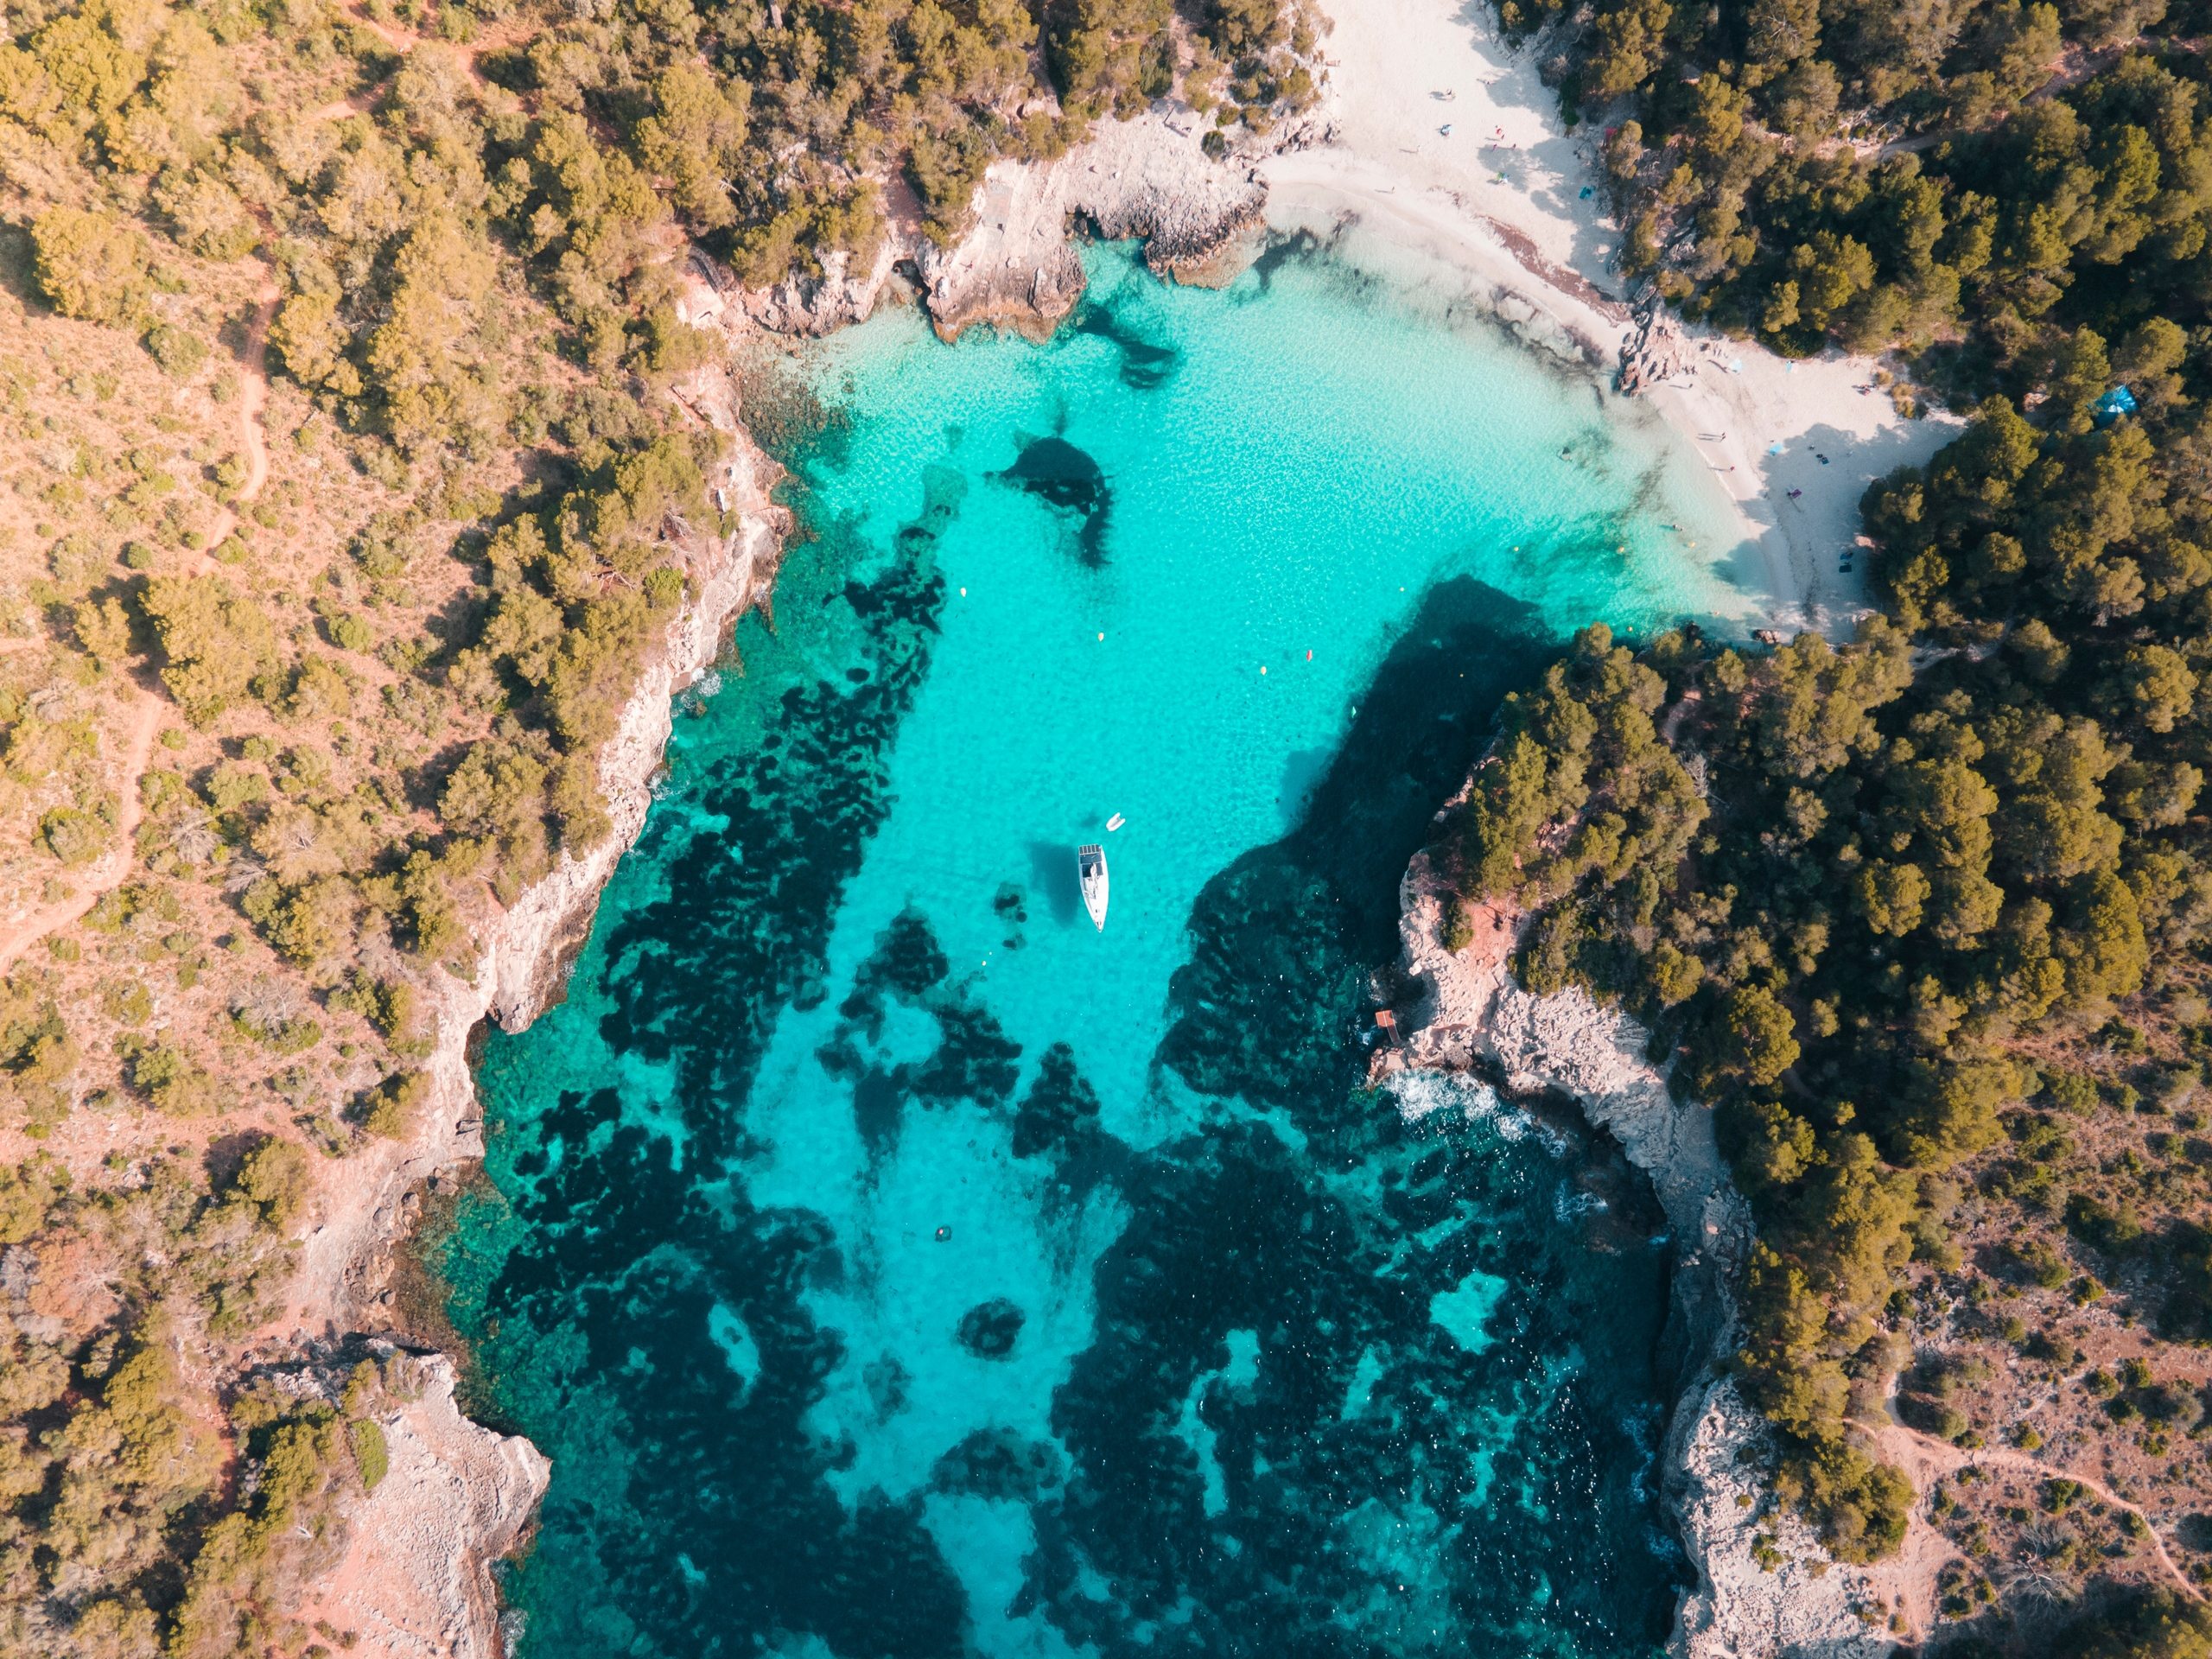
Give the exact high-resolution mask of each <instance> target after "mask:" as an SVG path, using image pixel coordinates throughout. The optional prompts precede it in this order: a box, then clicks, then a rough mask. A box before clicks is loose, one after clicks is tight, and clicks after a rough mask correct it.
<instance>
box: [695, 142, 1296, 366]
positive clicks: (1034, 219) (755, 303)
mask: <svg viewBox="0 0 2212 1659" xmlns="http://www.w3.org/2000/svg"><path fill="white" fill-rule="evenodd" d="M1202 125H1203V124H1202V123H1201V121H1200V119H1199V118H1198V116H1197V115H1195V114H1194V113H1192V112H1191V111H1188V110H1186V109H1181V108H1179V106H1173V105H1161V106H1160V107H1158V108H1155V109H1154V110H1153V111H1150V112H1148V113H1147V114H1144V115H1141V116H1139V117H1137V118H1135V120H1131V121H1109V122H1103V123H1101V124H1100V126H1099V128H1098V131H1097V136H1096V137H1093V138H1091V139H1090V141H1088V142H1087V143H1082V144H1078V145H1077V146H1076V147H1075V148H1074V149H1071V150H1069V151H1068V153H1067V154H1066V155H1065V156H1062V157H1060V159H1059V160H1058V161H1056V162H1045V163H1042V164H1031V163H1027V162H994V163H993V164H992V165H991V167H990V168H988V170H987V171H986V172H985V174H984V175H983V185H982V189H981V190H979V191H978V192H977V193H976V200H975V212H976V223H975V225H974V226H972V227H971V228H970V229H969V232H968V233H967V234H966V235H965V236H963V238H961V239H960V241H959V242H958V243H957V245H954V246H952V247H950V248H942V247H939V246H938V245H937V244H935V243H934V242H931V240H930V239H929V238H927V237H925V236H924V235H923V234H922V233H921V231H920V228H919V219H918V215H915V214H914V213H912V212H909V213H904V214H895V215H894V229H893V233H892V234H890V235H888V236H887V237H885V238H884V239H883V243H882V245H881V246H880V247H879V248H878V249H877V250H876V252H875V254H874V257H873V259H871V260H869V261H868V262H866V263H865V264H863V263H861V261H859V260H857V259H856V258H855V257H852V256H850V255H847V254H832V255H830V256H829V258H828V259H827V260H825V261H824V262H823V263H824V270H823V273H822V274H821V275H819V276H813V275H807V276H793V277H788V278H786V279H785V281H783V282H781V283H778V284H777V285H776V286H775V287H773V288H770V289H758V290H753V291H747V290H745V289H741V287H740V286H739V284H738V283H737V280H736V278H735V277H733V276H731V275H730V273H729V272H728V271H727V270H720V269H719V268H712V267H710V266H707V265H704V264H696V262H695V264H696V268H698V269H699V270H700V271H701V274H702V277H705V279H706V280H707V281H709V283H712V285H713V286H714V288H715V290H716V292H717V293H718V294H719V295H720V296H721V298H722V299H723V300H724V301H725V302H727V303H728V304H730V305H731V306H732V307H733V308H738V309H741V310H742V312H743V313H744V315H746V317H747V319H748V320H749V321H751V322H752V323H753V325H754V326H756V327H760V328H764V329H766V330H768V331H769V332H771V333H774V334H806V335H819V334H829V333H832V332H834V331H835V330H836V329H838V328H842V327H844V326H845V325H846V324H848V323H852V322H859V321H862V320H863V319H865V318H866V317H867V316H868V315H869V313H871V312H872V311H874V309H875V308H876V306H877V305H878V304H879V303H880V302H881V301H882V300H883V298H884V296H886V294H887V292H888V291H890V290H892V289H893V287H894V285H896V284H899V283H905V284H906V287H907V289H909V290H910V291H912V292H916V293H918V296H919V297H920V299H921V301H922V303H923V304H924V305H925V306H926V307H927V308H928V311H929V315H930V320H931V323H932V324H933V325H934V326H935V327H936V329H937V332H938V334H939V335H940V336H942V337H943V338H944V339H946V340H956V339H957V338H958V337H959V336H960V334H962V332H963V330H965V329H968V328H970V327H974V326H975V325H976V324H977V323H985V322H990V323H999V324H1002V325H1004V326H1006V327H1012V328H1016V329H1019V330H1020V332H1022V333H1024V334H1029V335H1031V336H1032V337H1033V338H1037V339H1042V338H1044V337H1046V336H1047V335H1049V334H1051V333H1052V329H1053V327H1055V326H1056V325H1057V324H1058V322H1059V321H1060V320H1061V319H1062V318H1063V317H1065V316H1066V315H1067V314H1068V313H1069V312H1070V311H1071V310H1073V309H1074V308H1075V305H1076V302H1077V301H1078V300H1079V299H1081V298H1082V297H1083V289H1084V275H1083V259H1082V256H1081V255H1080V254H1079V253H1078V252H1077V250H1076V248H1075V247H1074V246H1073V245H1071V242H1070V241H1069V233H1070V232H1071V231H1073V230H1075V229H1077V228H1078V227H1081V228H1087V229H1089V230H1090V231H1091V232H1094V233H1095V234H1096V235H1099V236H1103V237H1105V238H1109V239H1115V240H1118V239H1120V238H1126V237H1139V238H1143V240H1144V243H1145V263H1146V264H1147V265H1149V266H1150V267H1151V268H1152V270H1153V271H1154V273H1155V274H1157V275H1159V276H1160V277H1166V278H1167V279H1169V280H1171V281H1174V282H1182V283H1198V284H1201V285H1204V286H1209V287H1212V286H1219V285H1221V284H1223V283H1227V282H1228V281H1230V279H1231V278H1233V277H1235V276H1236V273H1237V272H1238V271H1240V270H1243V267H1244V265H1245V264H1246V263H1247V262H1248V259H1249V252H1248V250H1249V249H1251V248H1254V247H1255V246H1256V233H1257V232H1259V230H1260V228H1261V223H1262V213H1263V212H1264V210H1265V208H1266V207H1267V200H1268V188H1267V185H1266V183H1265V182H1264V181H1262V179H1261V178H1260V177H1259V176H1258V173H1257V168H1258V164H1259V163H1260V162H1262V161H1263V160H1265V159H1266V158H1267V157H1268V156H1273V155H1277V154H1280V153H1281V152H1282V151H1283V150H1286V149H1304V148H1307V147H1310V146H1312V145H1315V144H1320V143H1327V142H1328V141H1329V138H1330V137H1331V136H1332V134H1331V130H1330V129H1329V127H1328V126H1327V124H1325V122H1324V121H1322V120H1320V119H1319V118H1306V119H1303V120H1299V121H1293V122H1287V123H1285V124H1283V125H1281V126H1280V127H1277V128H1276V129H1275V130H1274V131H1273V132H1271V133H1270V134H1269V135H1268V137H1266V138H1264V139H1248V140H1247V141H1246V142H1245V143H1244V144H1243V146H1242V147H1241V148H1239V149H1236V151H1233V152H1232V153H1230V155H1228V156H1224V158H1223V159H1221V160H1219V161H1216V160H1214V159H1213V158H1211V157H1210V156H1207V155H1206V154H1205V151H1204V150H1203V149H1200V148H1199V139H1200V136H1201V132H1202Z"/></svg>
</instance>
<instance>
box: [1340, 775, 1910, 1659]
mask: <svg viewBox="0 0 2212 1659" xmlns="http://www.w3.org/2000/svg"><path fill="white" fill-rule="evenodd" d="M1440 816H1441V815H1440ZM1449 892H1450V886H1449V883H1448V881H1447V880H1446V879H1445V877H1444V876H1443V875H1442V874H1441V873H1440V872H1439V871H1438V870H1437V868H1435V866H1434V864H1433V861H1431V859H1430V856H1429V855H1428V854H1427V853H1426V852H1424V853H1421V854H1417V855H1415V856H1414V860H1413V862H1412V864H1411V865H1410V866H1409V867H1408V869H1407V872H1406V876H1405V879H1404V881H1403V882H1402V885H1401V887H1400V889H1399V897H1400V911H1401V916H1400V922H1399V938H1400V941H1401V944H1402V954H1401V956H1400V958H1399V960H1398V963H1396V964H1395V969H1394V970H1393V972H1392V973H1391V974H1390V975H1389V976H1388V980H1387V988H1388V990H1389V993H1390V995H1389V1001H1390V1003H1391V1005H1392V1014H1393V1018H1394V1019H1395V1021H1396V1025H1395V1040H1393V1041H1392V1042H1390V1043H1389V1044H1388V1045H1387V1046H1383V1047H1381V1048H1379V1049H1378V1050H1377V1051H1376V1053H1375V1055H1374V1058H1373V1061H1372V1063H1371V1069H1370V1082H1372V1083H1376V1084H1385V1083H1387V1082H1388V1081H1389V1079H1390V1078H1391V1077H1394V1076H1400V1075H1403V1074H1407V1073H1413V1072H1421V1071H1437V1072H1447V1073H1448V1072H1467V1071H1473V1072H1480V1073H1484V1074H1486V1075H1488V1076H1491V1077H1496V1078H1497V1079H1498V1080H1500V1081H1501V1082H1502V1083H1503V1085H1504V1086H1505V1088H1506V1089H1507V1090H1510V1092H1512V1093H1514V1094H1517V1095H1524V1096H1527V1095H1537V1094H1543V1093H1547V1092H1551V1091H1556V1092H1559V1093H1564V1094H1566V1095H1568V1096H1572V1097H1573V1099H1574V1100H1575V1102H1576V1103H1578V1104H1579V1105H1580V1109H1581V1110H1582V1113H1583V1115H1584V1116H1585V1117H1586V1118H1587V1119H1588V1121H1589V1122H1591V1123H1592V1125H1594V1126H1596V1127H1599V1128H1603V1129H1605V1130H1607V1131H1608V1132H1610V1133H1611V1135H1613V1136H1614V1138H1615V1139H1616V1140H1618V1141H1619V1142H1620V1144H1621V1147H1622V1149H1623V1150H1624V1152H1625V1153H1626V1154H1627V1155H1628V1158H1629V1160H1630V1162H1631V1163H1634V1164H1635V1165H1637V1166H1638V1167H1639V1168H1641V1169H1643V1171H1644V1173H1646V1174H1647V1175H1648V1176H1649V1178H1650V1179H1651V1184H1652V1187H1653V1190H1654V1191H1655V1192H1656V1195H1657V1197H1658V1198H1659V1202H1660V1204H1661V1205H1662V1208H1663V1209H1664V1210H1665V1211H1666V1214H1667V1219H1668V1223H1669V1229H1670V1231H1671V1233H1672V1236H1673V1242H1674V1244H1675V1250H1676V1255H1675V1274H1674V1281H1673V1285H1672V1290H1671V1298H1670V1302H1671V1305H1670V1306H1669V1317H1668V1321H1667V1328H1666V1334H1665V1336H1664V1337H1663V1338H1662V1345H1663V1349H1664V1352H1663V1353H1662V1364H1663V1367H1664V1369H1665V1370H1667V1371H1668V1372H1670V1373H1671V1375H1672V1376H1673V1377H1674V1379H1675V1382H1674V1384H1673V1389H1674V1394H1675V1398H1674V1400H1673V1402H1672V1403H1671V1406H1670V1408H1669V1413H1668V1421H1667V1428H1666V1433H1665V1437H1664V1440H1663V1441H1662V1447H1661V1452H1660V1469H1661V1479H1662V1485H1661V1501H1662V1505H1663V1507H1664V1509H1665V1510H1666V1513H1667V1516H1668V1518H1669V1521H1670V1522H1671V1523H1672V1525H1673V1527H1674V1529H1675V1534H1676V1535H1677V1537H1678V1538H1679V1540H1680V1541H1681V1545H1682V1548H1683V1549H1684V1551H1685V1553H1686V1554H1687V1555H1688V1559H1689V1562H1690V1566H1691V1567H1692V1568H1693V1570H1694V1572H1695V1573H1696V1575H1697V1583H1696V1585H1695V1586H1694V1588H1691V1589H1689V1590H1688V1591H1686V1592H1684V1594H1683V1596H1682V1598H1681V1603H1680V1605H1678V1607H1677V1608H1676V1611H1675V1630H1674V1633H1673V1637H1672V1639H1671V1640H1670V1642H1669V1646H1668V1652H1669V1655H1670V1656H1672V1659H1735V1656H1750V1655H1765V1654H1775V1653H1791V1654H1818V1655H1821V1656H1823V1659H1882V1656H1885V1655H1887V1654H1888V1653H1889V1652H1890V1651H1891V1647H1892V1645H1893V1643H1892V1638H1891V1637H1890V1636H1889V1635H1888V1633H1887V1632H1886V1630H1885V1629H1884V1628H1883V1626H1882V1625H1881V1624H1878V1623H1869V1622H1867V1621H1866V1620H1865V1619H1862V1618H1860V1616H1859V1611H1858V1609H1859V1608H1860V1607H1862V1606H1869V1605H1872V1604H1873V1603H1874V1602H1875V1601H1876V1600H1878V1599H1881V1598H1882V1597H1883V1596H1885V1594H1887V1593H1889V1591H1890V1587H1891V1586H1889V1585H1888V1583H1887V1578H1888V1575H1887V1574H1885V1573H1884V1572H1883V1571H1882V1570H1881V1569H1879V1568H1876V1569H1872V1570H1867V1569H1860V1568H1852V1567H1836V1566H1834V1565H1832V1564H1831V1563H1830V1562H1829V1561H1828V1559H1827V1554H1826V1552H1825V1551H1824V1550H1823V1549H1821V1547H1820V1544H1819V1541H1818V1540H1817V1539H1816V1538H1815V1535H1813V1533H1812V1532H1811V1530H1810V1529H1808V1528H1807V1527H1806V1526H1805V1525H1804V1523H1803V1522H1801V1521H1799V1520H1797V1519H1796V1516H1793V1515H1791V1514H1789V1512H1787V1511H1786V1510H1780V1509H1778V1508H1777V1506H1776V1504H1775V1503H1774V1500H1773V1499H1772V1497H1770V1495H1769V1494H1768V1493H1767V1492H1766V1491H1765V1490H1764V1486H1765V1482H1764V1470H1765V1469H1766V1468H1767V1467H1768V1466H1770V1464H1771V1459H1770V1457H1767V1456H1765V1455H1763V1452H1764V1449H1765V1445H1764V1443H1765V1441H1766V1440H1767V1434H1768V1431H1767V1428H1766V1424H1765V1422H1764V1419H1762V1418H1761V1417H1760V1416H1759V1414H1758V1413H1757V1412H1756V1411H1754V1410H1753V1409H1752V1408H1751V1407H1750V1406H1749V1405H1748V1404H1747V1403H1746V1402H1745V1400H1744V1399H1743V1397H1742V1395H1740V1394H1739V1393H1738V1391H1737V1389H1736V1386H1735V1383H1733V1382H1732V1380H1730V1378H1729V1377H1728V1376H1726V1374H1725V1372H1724V1371H1723V1370H1721V1368H1720V1365H1719V1362H1722V1361H1725V1360H1726V1357H1727V1356H1728V1354H1729V1352H1730V1351H1731V1350H1732V1348H1733V1346H1734V1342H1735V1338H1736V1335H1737V1332H1738V1319H1737V1301H1736V1296H1737V1287H1738V1285H1739V1284H1740V1283H1741V1281H1742V1278H1743V1274H1744V1270H1745V1267H1746V1265H1747V1264H1748V1262H1749V1259H1750V1253H1751V1244H1752V1238H1753V1230H1752V1220H1751V1210H1750V1207H1749V1206H1748V1205H1746V1204H1745V1202H1744V1200H1743V1198H1742V1197H1741V1196H1740V1195H1738V1192H1736V1190H1735V1187H1734V1185H1732V1183H1731V1181H1730V1179H1729V1177H1728V1169H1727V1166H1726V1163H1725V1162H1724V1161H1723V1160H1722V1159H1721V1156H1720V1151H1719V1147H1718V1145H1717V1144H1716V1143H1715V1141H1714V1139H1713V1113H1712V1111H1711V1110H1710V1109H1708V1108H1707V1107H1705V1106H1703V1105H1700V1104H1699V1103H1696V1102H1694V1101H1690V1102H1678V1101H1676V1100H1675V1098H1674V1096H1672V1094H1671V1093H1670V1091H1669V1088H1668V1085H1667V1079H1666V1077H1664V1076H1663V1075H1662V1073H1661V1072H1660V1071H1657V1070H1656V1069H1655V1068H1654V1067H1653V1066H1652V1065H1650V1064H1649V1061H1648V1060H1647V1059H1646V1058H1644V1053H1645V1046H1646V1041H1647V1033H1645V1032H1644V1031H1643V1028H1642V1027H1640V1026H1638V1025H1637V1022H1636V1021H1635V1020H1632V1019H1630V1018H1629V1017H1628V1016H1627V1015H1626V1014H1623V1013H1621V1012H1620V1011H1619V1010H1618V1009H1614V1008H1606V1007H1600V1006H1599V1004H1598V1003H1596V1002H1594V1001H1592V1000H1591V998H1590V997H1589V995H1587V994H1586V993H1585V992H1583V991H1582V990H1580V989H1579V988H1575V989H1570V990H1567V991H1564V992H1561V993H1560V994H1558V995H1553V996H1541V997H1540V996H1533V995H1530V994H1529V992H1527V991H1525V990H1523V989H1522V988H1521V987H1520V986H1518V985H1517V984H1516V983H1515V982H1514V980H1513V976H1512V972H1511V969H1510V957H1511V956H1512V953H1513V950H1514V949H1515V948H1516V945H1517V944H1518V943H1519V939H1520V934H1521V931H1522V927H1521V925H1522V921H1523V920H1524V918H1523V917H1522V915H1521V914H1520V913H1519V912H1516V911H1514V910H1513V909H1511V908H1510V907H1509V906H1497V905H1485V906H1482V907H1481V908H1480V909H1479V910H1478V912H1477V913H1476V915H1475V917H1474V924H1475V938H1474V940H1473V942H1472V943H1471V944H1468V945H1466V946H1465V948H1464V949H1462V950H1459V951H1457V952H1454V951H1452V950H1447V949H1446V947H1445V944H1444V937H1443V935H1444V918H1445V913H1446V912H1445V906H1446V898H1447V896H1448V894H1449ZM1763 1537H1764V1539H1765V1540H1767V1541H1768V1542H1767V1544H1766V1545H1765V1546H1764V1548H1765V1549H1766V1550H1768V1551H1770V1552H1772V1553H1771V1554H1770V1555H1769V1556H1768V1558H1767V1560H1764V1561H1762V1560H1761V1559H1760V1557H1759V1554H1755V1551H1758V1549H1759V1548H1760V1545H1759V1542H1758V1541H1759V1540H1760V1539H1761V1538H1763Z"/></svg>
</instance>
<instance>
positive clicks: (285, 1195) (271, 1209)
mask: <svg viewBox="0 0 2212 1659" xmlns="http://www.w3.org/2000/svg"><path fill="white" fill-rule="evenodd" d="M234 1185H235V1187H236V1190H237V1192H238V1193H239V1194H240V1195H241V1196H242V1197H244V1198H246V1199H248V1200H249V1201H250V1202H251V1203H253V1204H255V1205H259V1206H260V1210H261V1218H262V1220H263V1221H264V1222H265V1223H266V1224H268V1225H269V1226H270V1228H271V1229H273V1230H276V1231H277V1232H280V1233H281V1232H285V1231H288V1230H289V1229H290V1227H291V1224H293V1222H295V1221H296V1220H297V1219H298V1218H299V1217H300V1214H301V1212H302V1211H304V1210H305V1209H306V1207H307V1202H308V1197H309V1196H310V1195H311V1194H312V1193H313V1192H314V1191H315V1177H314V1174H313V1173H312V1169H311V1166H310V1165H309V1163H308V1155H307V1153H306V1151H305V1150H304V1149H303V1148H302V1147H301V1146H300V1144H299V1143H298V1142H297V1141H281V1140H278V1139H277V1138H276V1137H275V1136H273V1135H270V1136H264V1138H263V1139H262V1141H261V1143H260V1144H259V1145H258V1146H257V1147H254V1149H253V1150H252V1151H251V1152H249V1153H248V1154H246V1155H245V1158H244V1159H243V1160H241V1161H240V1163H239V1165H238V1177H237V1180H236V1182H235V1184H234Z"/></svg>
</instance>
